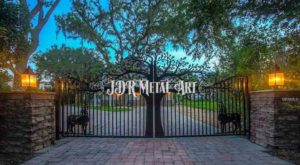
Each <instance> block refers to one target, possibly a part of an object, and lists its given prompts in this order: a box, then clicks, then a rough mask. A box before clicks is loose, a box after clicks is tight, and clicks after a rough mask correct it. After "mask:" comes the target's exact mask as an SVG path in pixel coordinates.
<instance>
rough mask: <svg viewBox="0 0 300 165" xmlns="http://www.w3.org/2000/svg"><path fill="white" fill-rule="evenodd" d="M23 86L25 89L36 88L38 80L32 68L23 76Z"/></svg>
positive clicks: (27, 69)
mask: <svg viewBox="0 0 300 165" xmlns="http://www.w3.org/2000/svg"><path fill="white" fill-rule="evenodd" d="M21 86H22V87H24V88H36V87H37V79H36V74H35V73H34V72H33V71H32V70H31V68H30V67H28V68H26V69H25V71H24V72H23V73H22V74H21Z"/></svg>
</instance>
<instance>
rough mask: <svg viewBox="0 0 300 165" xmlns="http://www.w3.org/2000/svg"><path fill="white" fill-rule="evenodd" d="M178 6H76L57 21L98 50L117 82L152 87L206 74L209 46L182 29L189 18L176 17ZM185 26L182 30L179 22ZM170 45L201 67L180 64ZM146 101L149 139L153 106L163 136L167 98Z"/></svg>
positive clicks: (149, 3)
mask: <svg viewBox="0 0 300 165" xmlns="http://www.w3.org/2000/svg"><path fill="white" fill-rule="evenodd" d="M178 5H179V4H175V2H168V1H161V0H158V1H134V2H130V3H128V2H126V1H110V3H109V6H108V10H106V9H104V8H103V6H102V5H101V4H100V3H98V1H91V2H86V1H74V2H73V8H72V10H71V12H69V13H67V14H65V15H62V16H58V17H57V18H56V20H57V22H58V26H59V28H60V30H61V31H63V32H64V34H65V35H66V37H70V38H75V39H82V40H84V41H87V42H89V43H92V44H94V45H95V48H96V50H97V54H98V55H99V56H100V57H101V58H102V59H103V60H104V62H105V66H107V71H108V73H107V75H108V76H110V77H113V78H114V79H117V78H121V77H122V79H126V78H137V77H141V78H145V79H147V80H149V81H150V82H154V81H156V82H158V81H163V80H166V79H184V78H188V76H186V75H187V74H190V73H197V74H198V76H199V75H202V74H204V72H203V71H204V69H205V68H206V67H207V64H208V63H207V62H206V61H208V60H209V57H202V56H201V55H202V54H201V53H203V52H201V51H199V50H200V49H201V48H203V45H201V44H200V43H197V42H195V40H196V39H195V38H196V37H197V34H194V36H196V37H195V38H193V39H191V35H190V33H189V30H190V29H188V27H186V28H183V27H182V26H184V24H185V21H186V18H185V17H181V16H179V17H176V16H175V15H176V14H174V13H177V12H178V8H177V6H178ZM172 13H173V14H172ZM177 14H179V15H180V13H177ZM179 20H181V21H182V24H180V23H178V22H177V21H179ZM74 25H75V26H74ZM170 45H173V47H176V48H183V49H184V51H185V52H188V54H189V56H191V57H197V58H198V61H199V63H198V64H197V65H191V64H189V62H191V61H189V62H188V61H186V59H185V58H182V59H179V58H175V56H174V55H171V54H169V53H168V52H169V51H170ZM171 47H172V46H171ZM200 52H201V53H200ZM112 61H114V62H112ZM143 97H145V100H146V102H147V122H146V125H147V126H146V136H150V135H152V131H153V126H152V125H153V124H152V119H153V114H152V108H153V106H155V111H156V112H157V113H155V115H156V116H155V119H156V121H155V127H156V128H155V130H156V135H157V136H163V135H164V133H163V129H162V124H161V121H160V120H161V119H160V113H159V111H160V107H159V102H160V101H161V100H162V97H163V95H162V94H156V95H155V97H154V98H155V100H153V95H150V96H146V95H143ZM153 102H155V103H156V104H153Z"/></svg>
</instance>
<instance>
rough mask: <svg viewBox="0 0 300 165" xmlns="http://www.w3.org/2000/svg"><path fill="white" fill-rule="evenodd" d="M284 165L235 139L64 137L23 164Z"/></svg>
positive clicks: (244, 142)
mask: <svg viewBox="0 0 300 165" xmlns="http://www.w3.org/2000/svg"><path fill="white" fill-rule="evenodd" d="M33 164H38V165H45V164H47V165H52V164H53V165H54V164H55V165H57V164H59V165H60V164H61V165H82V164H85V165H94V164H97V165H102V164H103V165H124V164H125V165H144V164H149V165H163V164H173V165H189V164H190V165H192V164H195V165H198V164H199V165H212V164H217V165H226V164H228V165H233V164H237V165H239V164H241V165H247V164H249V165H254V164H255V165H266V164H272V165H273V164H276V165H286V164H291V163H289V162H287V161H284V160H281V159H279V158H276V157H273V156H271V155H269V154H268V153H266V152H265V149H263V148H262V147H260V146H257V145H255V144H253V143H250V142H249V141H248V140H247V139H243V138H240V137H237V136H224V137H220V136H214V137H189V138H151V139H150V138H86V137H79V138H78V137H77V138H64V139H62V140H59V141H58V144H56V145H54V146H52V147H49V148H45V149H43V150H42V151H40V152H39V153H38V154H37V155H36V156H35V157H34V158H32V159H31V160H29V161H27V162H25V164H24V165H33Z"/></svg>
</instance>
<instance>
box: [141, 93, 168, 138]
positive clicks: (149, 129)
mask: <svg viewBox="0 0 300 165" xmlns="http://www.w3.org/2000/svg"><path fill="white" fill-rule="evenodd" d="M154 95H155V96H154V100H153V94H150V96H148V97H145V100H146V104H147V112H146V114H147V116H146V137H153V134H154V135H155V137H163V136H164V131H163V127H162V121H161V115H160V102H161V100H162V94H154ZM153 106H154V111H155V132H154V129H153Z"/></svg>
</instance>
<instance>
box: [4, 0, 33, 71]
mask: <svg viewBox="0 0 300 165" xmlns="http://www.w3.org/2000/svg"><path fill="white" fill-rule="evenodd" d="M29 29H30V25H29V19H28V12H27V10H26V9H25V7H24V6H22V5H20V4H17V3H14V2H13V1H5V0H0V67H4V68H9V69H11V70H12V69H13V66H12V64H14V61H16V59H17V58H19V57H20V56H21V55H22V54H23V52H24V51H26V50H28V49H29V43H28V41H27V33H28V32H29Z"/></svg>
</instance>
